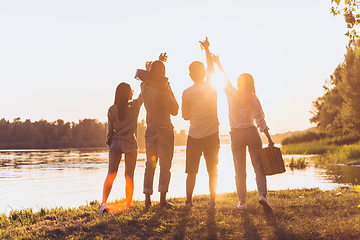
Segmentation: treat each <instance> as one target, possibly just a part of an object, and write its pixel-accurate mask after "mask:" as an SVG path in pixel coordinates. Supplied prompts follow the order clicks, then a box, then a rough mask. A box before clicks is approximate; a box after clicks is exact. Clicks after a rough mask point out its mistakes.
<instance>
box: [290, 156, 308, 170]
mask: <svg viewBox="0 0 360 240" xmlns="http://www.w3.org/2000/svg"><path fill="white" fill-rule="evenodd" d="M285 162H286V165H287V166H288V167H289V168H291V170H293V169H294V168H295V169H304V168H306V167H307V166H308V165H309V162H308V161H307V158H306V157H300V158H297V159H296V158H294V157H291V158H290V159H285Z"/></svg>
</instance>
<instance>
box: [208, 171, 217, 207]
mask: <svg viewBox="0 0 360 240" xmlns="http://www.w3.org/2000/svg"><path fill="white" fill-rule="evenodd" d="M217 182H218V173H217V172H209V189H210V200H209V205H215V197H216V189H217Z"/></svg>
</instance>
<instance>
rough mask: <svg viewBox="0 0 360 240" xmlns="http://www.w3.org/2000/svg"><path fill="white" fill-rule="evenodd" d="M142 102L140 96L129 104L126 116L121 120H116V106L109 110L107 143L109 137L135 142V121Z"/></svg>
mask: <svg viewBox="0 0 360 240" xmlns="http://www.w3.org/2000/svg"><path fill="white" fill-rule="evenodd" d="M142 102H143V101H142V97H141V95H140V96H139V97H138V98H137V99H135V100H133V101H131V102H129V103H128V106H127V109H126V115H125V117H124V119H122V120H119V118H118V115H119V114H118V107H117V105H116V104H114V105H112V106H111V107H110V108H109V110H108V133H107V141H110V139H109V138H110V137H111V138H117V139H121V140H124V141H130V142H134V141H136V137H135V136H136V129H137V119H138V115H139V110H140V107H141V105H142Z"/></svg>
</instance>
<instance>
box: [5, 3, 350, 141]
mask: <svg viewBox="0 0 360 240" xmlns="http://www.w3.org/2000/svg"><path fill="white" fill-rule="evenodd" d="M330 8H331V1H330V0H317V1H314V0H303V1H288V0H272V1H268V0H258V1H240V0H237V1H228V0H222V1H211V0H208V1H204V0H203V1H196V0H183V1H172V0H167V1H160V0H153V1H126V2H125V1H91V0H86V1H85V0H78V1H68V0H65V1H45V0H44V1H37V0H32V1H24V0H23V1H1V2H0V84H1V88H0V89H1V94H0V118H5V119H7V120H10V121H12V120H13V119H14V118H16V117H20V118H21V119H22V120H25V119H30V120H31V121H38V120H40V119H45V120H47V121H55V120H56V119H63V120H65V121H70V122H72V121H74V122H78V121H79V119H84V118H96V119H98V120H99V121H101V122H105V121H106V114H107V110H108V108H109V106H110V105H111V104H113V99H114V93H115V88H116V86H117V85H118V84H119V83H120V82H123V81H125V82H128V83H130V84H131V86H132V88H133V89H134V90H135V94H134V96H137V95H138V94H139V91H140V88H139V81H137V80H135V79H134V74H135V71H136V69H138V68H144V65H145V62H146V61H149V60H155V59H157V58H158V56H159V54H160V53H161V52H167V53H168V56H169V57H168V61H167V63H166V67H167V70H166V75H167V77H169V79H170V83H171V86H172V88H173V91H174V93H175V96H176V98H177V100H178V102H179V105H181V95H182V92H183V90H185V89H186V88H187V87H189V86H191V85H192V81H191V80H190V78H189V75H188V66H189V64H190V63H191V62H192V61H194V60H200V61H203V62H205V53H204V51H202V50H201V49H200V45H199V42H198V41H199V40H204V39H205V37H206V36H207V37H208V38H209V41H210V44H211V45H210V50H211V51H212V52H213V53H215V54H219V55H220V60H221V62H222V65H223V67H224V69H225V71H226V72H227V73H228V75H229V77H230V79H231V81H232V82H233V83H235V80H236V78H237V77H238V76H239V75H240V74H241V73H244V72H248V73H251V74H252V75H253V76H254V79H255V87H256V94H257V95H258V97H259V99H260V101H261V103H262V106H263V109H264V112H265V116H266V118H265V119H266V121H267V123H268V125H269V127H270V132H271V133H272V134H275V133H282V132H286V131H296V130H304V129H307V128H309V127H312V126H313V125H311V124H310V122H309V118H310V117H311V114H310V113H309V112H310V111H311V110H312V101H314V100H315V99H316V98H317V97H319V96H321V95H323V93H324V91H323V88H322V86H323V85H324V84H325V80H326V79H329V77H330V75H331V74H332V73H333V71H334V70H335V68H336V66H337V65H338V64H340V63H342V62H343V59H344V54H345V52H346V45H347V42H348V39H347V38H346V37H345V36H344V33H345V32H346V30H347V29H346V23H345V21H344V19H343V18H342V17H340V16H338V17H333V16H332V14H331V13H330ZM222 80H223V79H222V76H221V75H220V74H218V73H217V74H216V75H215V76H214V78H213V83H214V85H215V86H216V87H217V88H218V113H219V119H220V130H221V134H227V132H228V131H229V127H228V126H229V123H228V106H227V102H226V97H225V94H224V92H223V90H222V88H221V87H222V83H221V81H222ZM143 118H145V110H144V108H143V107H142V110H141V113H140V117H139V120H141V119H143ZM172 119H173V124H174V126H175V129H176V130H180V129H187V128H188V126H189V123H188V122H186V121H184V120H183V119H182V118H181V111H179V114H178V116H176V117H173V118H172Z"/></svg>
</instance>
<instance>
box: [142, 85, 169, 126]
mask: <svg viewBox="0 0 360 240" xmlns="http://www.w3.org/2000/svg"><path fill="white" fill-rule="evenodd" d="M140 86H141V93H142V98H143V101H144V106H145V109H146V124H147V125H148V126H150V125H155V126H169V127H173V125H172V123H171V119H170V111H169V110H168V109H167V108H166V105H165V99H164V97H166V96H165V95H167V96H168V95H169V94H168V91H169V90H168V89H167V87H165V86H161V85H159V83H154V82H151V81H147V82H142V83H141V85H140Z"/></svg>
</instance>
